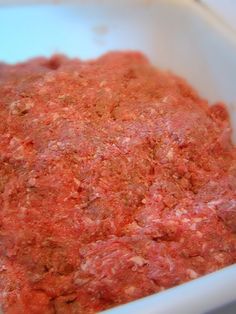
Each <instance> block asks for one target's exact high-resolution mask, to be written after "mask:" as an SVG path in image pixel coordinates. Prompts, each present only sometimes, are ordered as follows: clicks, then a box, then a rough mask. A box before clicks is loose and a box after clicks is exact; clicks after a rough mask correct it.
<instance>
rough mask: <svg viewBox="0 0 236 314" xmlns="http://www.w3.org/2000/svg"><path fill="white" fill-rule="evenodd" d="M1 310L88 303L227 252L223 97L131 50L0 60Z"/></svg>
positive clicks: (222, 261)
mask: <svg viewBox="0 0 236 314" xmlns="http://www.w3.org/2000/svg"><path fill="white" fill-rule="evenodd" d="M0 121H1V123H0V293H1V301H0V302H1V304H2V305H3V311H4V313H7V314H42V313H44V314H51V313H58V314H70V313H71V314H81V313H86V314H88V313H93V312H96V311H100V310H103V309H107V308H110V307H113V306H115V305H117V304H121V303H125V302H129V301H131V300H134V299H137V298H140V297H143V296H146V295H149V294H151V293H154V292H158V291H162V290H164V289H166V288H169V287H172V286H175V285H178V284H181V283H183V282H186V281H188V280H191V279H194V278H197V277H199V276H202V275H204V274H206V273H209V272H213V271H215V270H217V269H220V268H222V267H224V266H226V265H230V264H233V263H235V262H236V149H235V147H234V146H233V145H232V143H231V139H230V137H231V127H230V123H229V117H228V113H227V111H226V109H225V107H224V105H223V104H221V103H217V104H215V105H214V106H212V107H210V106H209V105H208V103H207V102H206V101H205V100H203V99H201V98H200V97H199V96H198V95H197V93H196V92H195V91H194V90H193V89H192V88H191V87H190V86H189V85H187V83H186V82H185V81H184V80H182V79H181V78H179V77H177V76H175V75H173V74H171V73H167V72H162V71H159V70H156V69H155V68H153V67H152V66H151V65H150V64H149V62H148V61H147V59H146V58H145V57H144V56H143V55H141V54H139V53H133V52H130V53H109V54H106V55H105V56H102V57H101V58H99V59H97V60H95V61H89V62H82V61H80V60H71V59H67V58H66V57H63V56H54V57H52V58H51V59H44V58H38V59H34V60H31V61H28V62H26V63H23V64H17V65H13V66H11V65H5V64H1V65H0Z"/></svg>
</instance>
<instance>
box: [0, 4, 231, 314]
mask: <svg viewBox="0 0 236 314" xmlns="http://www.w3.org/2000/svg"><path fill="white" fill-rule="evenodd" d="M1 2H5V4H6V3H7V4H10V3H14V4H16V3H19V2H20V3H21V4H22V3H23V2H25V3H29V2H30V3H39V2H44V3H45V2H49V1H17V0H15V1H2V0H0V3H1ZM54 2H55V1H54ZM57 2H58V1H57ZM63 2H64V3H67V4H68V3H69V2H70V4H71V3H73V5H68V6H63V5H62V3H63ZM117 49H118V50H122V49H123V50H127V49H137V50H141V51H143V52H144V53H146V54H147V55H148V56H149V58H150V59H151V60H152V62H153V63H154V64H155V65H157V66H158V67H162V68H165V69H170V70H171V71H174V72H176V73H178V74H180V75H181V76H183V77H185V78H186V79H187V80H188V81H189V82H190V83H191V84H192V85H193V86H195V88H196V89H197V90H198V91H199V93H200V94H201V95H202V96H204V97H206V98H207V99H209V100H210V101H216V100H224V101H225V102H226V103H227V106H228V108H229V110H230V113H231V117H232V124H233V125H234V138H235V139H236V84H235V82H236V38H235V34H234V33H233V32H232V31H231V30H230V29H228V28H227V26H225V25H224V24H223V23H222V22H221V21H220V20H218V19H217V18H216V17H214V15H212V14H211V12H209V10H207V9H206V8H205V7H202V6H201V5H200V4H199V3H197V2H196V1H191V0H183V1H178V0H165V1H164V0H156V1H155V0H136V1H135V0H120V1H119V0H117V1H115V0H114V1H113V0H86V1H85V0H84V1H82V0H81V1H60V4H57V5H55V4H54V5H40V6H38V5H36V6H34V5H33V6H29V5H25V6H18V5H13V6H2V7H0V60H1V61H6V62H18V61H23V60H25V59H27V58H30V57H34V56H38V55H45V56H49V55H51V54H53V53H58V52H59V53H65V54H67V55H69V56H72V57H80V58H83V59H87V58H94V57H96V56H98V55H100V54H102V53H104V52H106V51H108V50H117ZM232 301H236V265H233V266H230V267H228V268H225V269H223V270H221V271H218V272H215V273H212V274H210V275H207V276H205V277H202V278H199V279H196V280H194V281H192V282H190V283H186V284H183V285H181V286H178V287H176V288H172V289H169V290H167V291H164V292H161V293H159V294H155V295H152V296H150V297H147V298H144V299H140V300H137V301H135V302H131V303H129V304H126V305H123V306H120V307H117V308H114V309H112V310H110V311H108V312H107V313H109V314H154V313H156V314H157V313H160V314H162V313H166V314H178V313H179V314H190V313H191V314H194V313H196V314H197V313H205V312H207V311H209V310H212V309H215V308H217V307H219V306H221V305H223V304H225V303H228V302H232ZM222 313H223V312H222ZM235 313H236V310H235Z"/></svg>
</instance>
